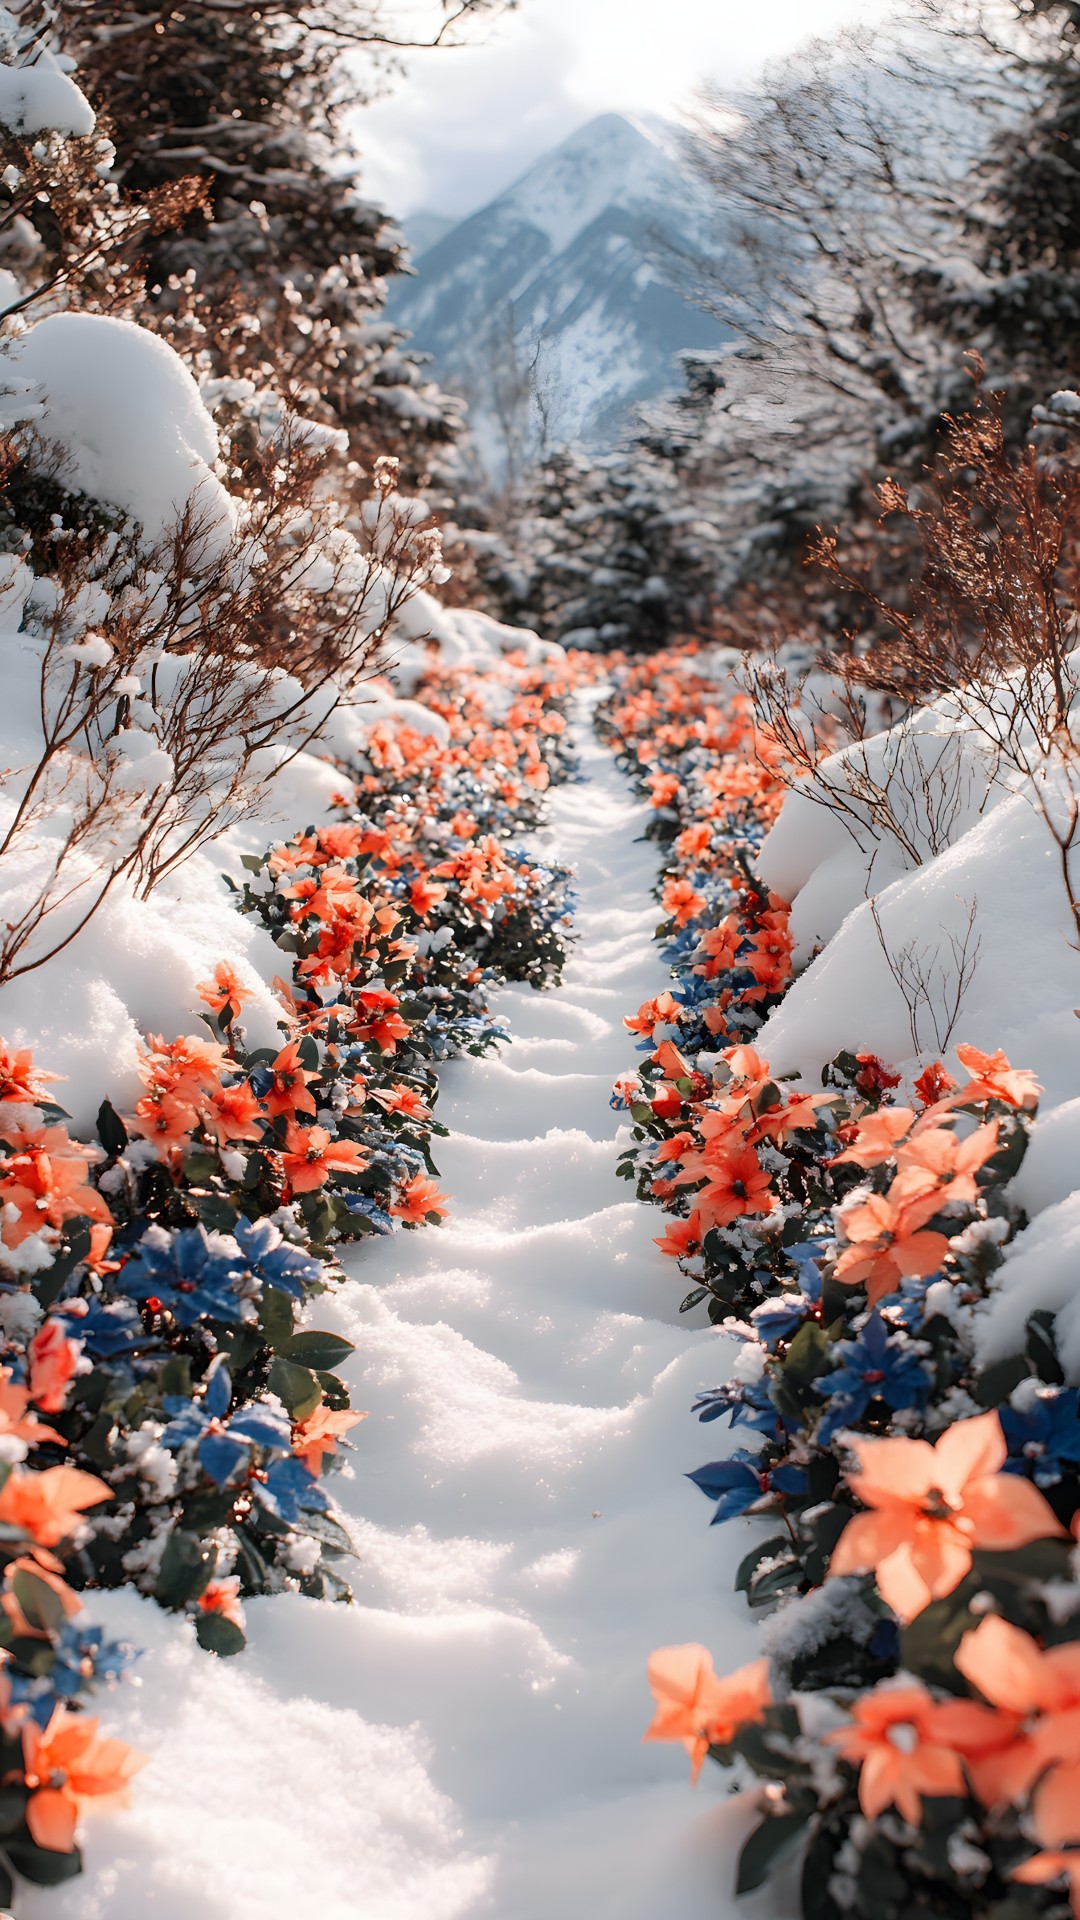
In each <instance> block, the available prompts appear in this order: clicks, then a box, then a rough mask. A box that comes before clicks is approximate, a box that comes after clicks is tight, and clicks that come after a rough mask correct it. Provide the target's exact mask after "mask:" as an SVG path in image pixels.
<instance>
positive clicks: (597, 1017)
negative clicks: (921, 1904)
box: [24, 739, 773, 1920]
mask: <svg viewBox="0 0 1080 1920" xmlns="http://www.w3.org/2000/svg"><path fill="white" fill-rule="evenodd" d="M582 745H583V748H584V757H585V766H586V769H587V772H588V775H589V780H588V784H585V785H582V786H578V787H570V788H564V789H560V790H558V791H557V792H556V793H555V794H554V796H553V799H552V824H551V827H550V829H549V830H547V831H546V832H545V834H544V835H543V836H542V838H541V845H542V846H543V847H544V848H545V849H549V850H550V852H551V854H552V855H553V856H554V857H558V858H565V857H570V858H571V859H572V860H573V861H574V862H575V863H576V865H577V867H578V873H579V888H580V909H579V913H578V918H577V933H578V945H577V948H576V950H575V952H574V955H573V957H572V959H571V961H570V964H569V966H568V968H567V973H566V978H565V983H564V985H563V986H562V987H561V988H560V989H559V990H557V991H555V992H552V993H549V994H546V995H543V996H540V995H537V994H535V993H533V992H531V991H530V990H528V989H520V990H512V991H508V992H507V993H506V994H505V996H504V997H503V1000H502V1003H501V1009H500V1010H501V1012H502V1013H503V1015H504V1016H506V1018H507V1019H508V1021H509V1023H510V1024H511V1026H512V1029H513V1034H514V1038H513V1040H512V1043H511V1044H510V1045H509V1046H508V1047H507V1048H506V1049H505V1050H504V1051H503V1052H502V1053H501V1054H500V1055H499V1056H497V1057H496V1058H494V1059H492V1060H490V1061H487V1062H484V1063H477V1062H475V1061H460V1062H456V1063H453V1064H452V1065H451V1066H450V1067H448V1068H447V1069H446V1071H445V1080H444V1093H443V1098H442V1100H441V1101H440V1106H439V1116H440V1118H441V1119H442V1120H444V1121H445V1122H446V1123H447V1125H448V1126H449V1127H450V1129H451V1137H450V1139H449V1140H448V1141H446V1142H444V1143H441V1144H440V1145H439V1147H438V1152H437V1158H438V1162H439V1166H440V1172H441V1175H442V1180H441V1184H442V1185H444V1186H445V1187H447V1188H448V1189H449V1190H450V1191H451V1193H452V1195H453V1196H454V1198H453V1207H452V1213H451V1218H450V1220H449V1222H448V1223H447V1225H446V1227H445V1228H444V1229H443V1230H442V1231H435V1230H431V1231H427V1232H424V1233H417V1234H412V1235H401V1236H398V1237H396V1238H395V1239H394V1240H392V1241H387V1242H380V1243H378V1245H377V1246H376V1247H375V1248H373V1249H365V1250H364V1251H363V1252H362V1253H358V1254H356V1255H355V1256H353V1258H352V1263H351V1276H352V1277H351V1279H350V1281H349V1283H348V1284H347V1286H346V1287H345V1288H344V1290H343V1291H342V1292H341V1293H340V1294H338V1295H337V1296H336V1297H333V1298H330V1299H328V1300H327V1301H326V1302H325V1303H324V1306H323V1307H322V1308H320V1314H321V1316H322V1317H323V1323H324V1324H326V1325H327V1326H332V1327H336V1328H337V1329H339V1330H340V1331H342V1332H344V1333H345V1334H346V1336H347V1337H348V1338H350V1339H352V1340H353V1341H355V1343H356V1354H355V1356H354V1358H353V1360H352V1361H351V1362H350V1363H349V1369H348V1370H349V1371H351V1380H350V1386H351V1389H352V1395H353V1400H354V1404H356V1405H358V1406H361V1407H364V1408H366V1409H367V1410H368V1412H369V1414H370V1417H369V1418H368V1419H367V1420H366V1421H365V1422H364V1423H363V1425H362V1426H361V1427H360V1428H359V1429H358V1430H357V1436H356V1438H357V1451H356V1453H355V1455H354V1456H353V1458H354V1460H355V1463H356V1464H355V1469H354V1475H353V1477H351V1478H348V1479H343V1478H341V1477H340V1476H339V1477H337V1478H336V1480H335V1481H334V1482H333V1486H334V1490H335V1492H336V1493H337V1495H338V1497H339V1499H340V1500H341V1501H342V1504H343V1506H344V1508H345V1510H346V1512H347V1514H348V1516H349V1524H350V1525H351V1527H352V1529H353V1531H354V1537H355V1539H356V1544H357V1547H358V1549H359V1553H360V1561H359V1566H358V1568H357V1604H356V1605H354V1606H353V1607H334V1606H330V1605H320V1604H318V1603H315V1602H312V1601H309V1600H306V1599H303V1598H301V1597H300V1596H297V1595H287V1596H279V1597H275V1598H272V1599H268V1600H266V1601H262V1600H259V1601H255V1602H250V1603H248V1608H247V1612H248V1623H249V1631H250V1639H251V1645H250V1648H249V1651H248V1652H247V1653H246V1654H245V1655H243V1656H241V1658H240V1659H239V1660H238V1661H237V1662H236V1663H235V1664H234V1665H230V1666H227V1667H224V1668H223V1667H221V1666H219V1665H218V1664H216V1663H214V1662H213V1661H211V1660H210V1659H208V1658H206V1657H202V1658H196V1656H195V1655H194V1654H193V1652H192V1650H191V1648H190V1645H189V1641H188V1638H187V1629H186V1628H184V1627H182V1626H180V1625H178V1624H177V1623H176V1622H175V1621H172V1620H169V1619H166V1618H164V1617H163V1616H160V1615H156V1614H155V1613H154V1612H153V1610H152V1609H151V1608H150V1607H149V1606H148V1605H147V1604H146V1603H145V1602H140V1601H138V1600H136V1599H134V1598H133V1597H132V1596H130V1595H127V1594H117V1595H104V1596H98V1595H95V1597H94V1598H95V1613H96V1617H99V1618H101V1619H103V1620H105V1621H106V1622H107V1623H108V1624H109V1626H110V1627H111V1628H113V1629H115V1628H117V1627H118V1626H120V1625H122V1626H123V1627H125V1628H126V1629H127V1630H128V1631H129V1633H130V1635H131V1637H132V1638H134V1639H136V1640H138V1641H140V1642H141V1643H142V1644H144V1645H148V1646H149V1649H150V1651H149V1652H148V1654H147V1656H146V1658H145V1659H144V1660H143V1661H142V1662H141V1670H142V1679H143V1685H142V1687H141V1689H140V1690H139V1691H135V1690H133V1689H123V1690H121V1692H120V1693H119V1694H117V1695H114V1696H113V1697H112V1698H111V1699H110V1700H109V1702H108V1703H107V1704H108V1717H109V1722H110V1726H111V1727H113V1726H114V1727H115V1730H116V1732H117V1733H118V1734H119V1735H120V1736H121V1737H125V1738H128V1739H131V1740H132V1741H134V1742H135V1744H137V1745H139V1746H141V1747H142V1748H143V1749H144V1750H148V1751H152V1752H153V1753H154V1754H155V1759H154V1762H153V1766H152V1767H151V1769H149V1770H148V1771H147V1772H146V1773H145V1774H144V1775H143V1776H141V1779H140V1784H139V1787H138V1789H137V1791H136V1794H135V1797H134V1805H133V1807H132V1809H131V1811H129V1812H127V1813H123V1814H115V1815H111V1816H102V1817H100V1818H99V1819H97V1820H96V1821H95V1822H94V1825H93V1827H92V1829H90V1830H89V1831H88V1836H87V1839H88V1844H87V1849H86V1866H87V1871H86V1874H85V1876H84V1878H83V1879H82V1880H80V1881H76V1882H74V1883H72V1884H71V1885H70V1886H68V1887H65V1888H63V1889H61V1890H59V1891H58V1892H55V1893H49V1894H47V1895H43V1896H37V1895H31V1896H30V1897H29V1898H28V1900H27V1901H26V1903H25V1908H24V1911H25V1916H26V1920H46V1914H48V1915H49V1916H55V1920H104V1916H105V1915H108V1917H109V1920H143V1916H144V1915H145V1916H147V1917H148V1920H149V1917H150V1916H153V1920H186V1916H187V1915H188V1914H189V1913H190V1912H191V1911H193V1908H194V1905H196V1904H197V1906H198V1910H199V1912H200V1913H201V1914H204V1915H205V1916H206V1917H207V1920H256V1916H259V1920H262V1916H264V1915H266V1914H268V1913H272V1914H279V1913H280V1914H287V1913H288V1914H297V1913H302V1914H308V1913H311V1914H314V1913H318V1914H319V1915H320V1916H321V1920H398V1916H401V1920H405V1917H406V1916H409V1920H411V1916H413V1915H415V1914H417V1913H420V1912H423V1913H425V1914H426V1915H428V1916H430V1920H457V1917H458V1916H470V1917H472V1916H475V1917H476V1920H480V1917H481V1916H497V1920H550V1915H551V1913H552V1912H553V1911H557V1910H559V1909H562V1910H565V1911H567V1912H568V1913H573V1914H574V1915H575V1916H576V1915H579V1914H581V1915H585V1914H588V1915H589V1916H590V1920H674V1917H675V1916H676V1915H677V1916H679V1920H681V1917H682V1916H683V1915H684V1914H685V1915H689V1914H690V1913H692V1912H695V1911H698V1910H704V1903H706V1902H707V1903H708V1905H707V1910H708V1911H709V1912H712V1913H718V1914H721V1915H723V1914H724V1913H725V1912H730V1913H732V1914H733V1913H734V1908H733V1907H731V1908H725V1904H724V1899H723V1888H724V1887H725V1885H726V1884H727V1883H728V1881H729V1879H730V1862H731V1860H732V1859H733V1857H734V1850H735V1847H736V1845H737V1843H738V1840H739V1839H741V1837H742V1835H743V1833H744V1832H745V1831H746V1829H747V1827H748V1824H749V1817H750V1816H749V1811H748V1808H747V1806H746V1804H745V1802H743V1801H739V1802H729V1803H728V1804H726V1805H721V1804H717V1801H716V1800H715V1799H713V1798H711V1795H712V1794H717V1795H718V1796H720V1797H722V1796H723V1792H724V1785H723V1781H722V1779H721V1777H720V1776H719V1775H718V1776H716V1778H715V1780H714V1782H713V1785H712V1787H711V1788H710V1786H709V1785H708V1784H707V1783H704V1782H703V1783H702V1785H701V1786H700V1787H699V1789H698V1790H697V1793H696V1795H693V1796H692V1795H691V1793H690V1790H689V1787H688V1784H687V1774H686V1766H685V1762H684V1757H683V1755H682V1754H681V1752H679V1751H678V1750H673V1749H669V1748H663V1747H658V1746H656V1745H651V1746H643V1745H642V1744H641V1735H642V1732H643V1731H644V1728H645V1726H646V1724H647V1722H648V1719H649V1713H650V1703H649V1700H648V1693H647V1688H646V1684H645V1666H646V1660H647V1656H648V1654H649V1652H650V1651H651V1649H652V1648H653V1647H654V1646H656V1645H659V1644H664V1643H669V1642H674V1641H678V1640H683V1639H696V1638H701V1637H705V1638H709V1639H711V1640H712V1642H713V1644H714V1645H716V1646H717V1648H718V1651H719V1652H720V1653H721V1654H722V1656H723V1660H724V1662H725V1663H726V1664H728V1665H731V1666H734V1665H736V1664H738V1663H739V1662H740V1661H742V1660H746V1659H749V1658H751V1657H753V1655H754V1654H755V1653H756V1652H757V1650H758V1649H757V1632H758V1629H757V1626H756V1624H755V1622H754V1619H753V1617H752V1615H750V1613H749V1612H748V1610H747V1609H746V1608H745V1606H744V1604H743V1602H742V1600H741V1599H740V1598H739V1597H738V1596H734V1597H732V1596H731V1583H732V1575H733V1572H734V1569H735V1566H736V1565H737V1562H738V1560H739V1558H740V1557H741V1556H742V1554H743V1553H744V1552H745V1550H746V1546H747V1544H748V1543H749V1541H750V1539H752V1538H753V1537H754V1523H752V1522H738V1523H733V1524H732V1525H730V1526H728V1527H726V1528H725V1529H723V1531H722V1533H720V1532H717V1531H715V1530H712V1531H711V1530H710V1529H709V1527H708V1525H707V1524H706V1522H707V1514H706V1512H705V1510H704V1508H703V1504H702V1502H701V1500H700V1496H699V1495H698V1494H697V1493H696V1491H695V1490H694V1488H693V1487H692V1486H690V1484H689V1483H688V1482H687V1481H686V1480H684V1479H683V1478H682V1477H681V1476H682V1475H683V1474H684V1473H685V1471H686V1470H687V1469H688V1468H691V1467H693V1466H696V1465H698V1464H699V1462H700V1460H701V1459H702V1458H704V1457H706V1455H708V1454H710V1453H711V1454H715V1452H716V1451H717V1450H718V1448H720V1447H723V1446H724V1445H730V1444H731V1443H730V1442H727V1441H726V1440H725V1438H724V1436H722V1435H718V1434H717V1431H716V1429H715V1428H710V1429H709V1430H708V1435H707V1436H706V1434H705V1432H704V1431H703V1430H699V1429H698V1428H697V1427H696V1426H695V1425H694V1424H693V1423H692V1422H691V1421H690V1420H689V1419H688V1410H689V1406H690V1402H691V1400H692V1398H693V1396H694V1394H695V1393H696V1392H697V1391H698V1390H699V1389H700V1388H703V1387H708V1386H712V1385H715V1384H716V1383H717V1382H718V1381H719V1380H720V1379H721V1378H723V1377H724V1376H725V1375H726V1374H727V1372H729V1370H730V1365H731V1359H732V1353H731V1343H730V1342H729V1341H728V1340H727V1339H726V1337H724V1336H722V1335H719V1334H717V1333H715V1332H713V1331H710V1330H706V1329H702V1328H698V1329H697V1330H696V1331H695V1330H693V1329H692V1328H690V1327H688V1325H687V1322H686V1320H685V1319H684V1320H680V1319H679V1316H678V1312H677V1307H678V1300H679V1293H680V1289H679V1284H678V1281H677V1279H676V1280H674V1281H673V1278H672V1274H671V1271H670V1263H668V1262H665V1260H664V1259H663V1257H662V1256H661V1255H660V1254H659V1252H658V1251H657V1249H656V1248H655V1247H654V1246H653V1245H652V1235H653V1233H654V1232H655V1231H656V1221H655V1219H654V1218H653V1217H652V1216H651V1214H650V1213H649V1211H648V1210H647V1209H645V1208H643V1207H641V1206H639V1205H638V1203H637V1202H636V1201H635V1200H633V1199H632V1198H631V1197H629V1194H628V1190H627V1189H626V1188H625V1187H623V1186H622V1184H621V1183H618V1182H617V1181H616V1179H615V1160H616V1152H617V1142H616V1138H615V1127H616V1122H615V1119H614V1116H613V1114H612V1112H611V1110H610V1108H609V1105H608V1095H609V1091H610V1085H611V1081H612V1079H613V1078H614V1077H615V1075H616V1074H617V1073H618V1072H619V1071H621V1070H622V1069H623V1068H624V1067H625V1064H626V1049H627V1038H626V1033H625V1029H624V1028H623V1025H622V1016H623V1014H624V1012H625V1011H626V1009H627V1008H632V1007H635V1006H637V1005H638V1004H639V1002H640V1001H641V1000H642V999H644V998H645V997H647V996H648V995H650V994H655V993H656V992H657V991H658V990H659V989H660V988H661V987H662V985H663V984H664V979H663V970H662V968H661V965H660V962H659V960H658V959H657V958H656V957H655V951H654V949H653V947H652V943H651V938H650V936H651V933H652V929H653V925H654V923H655V918H656V908H655V903H654V901H653V900H652V898H651V895H650V886H651V883H652V880H653V877H654V872H655V867H654V857H653V855H652V853H651V852H650V851H649V849H648V848H647V847H646V846H644V845H643V844H642V843H641V842H640V841H638V840H637V836H638V835H639V834H640V833H641V830H642V828H643V826H644V825H645V821H646V818H647V815H648V808H647V807H646V806H644V805H643V804H641V803H640V802H638V801H636V800H633V799H631V798H630V797H629V795H628V792H627V789H626V787H625V785H624V784H623V782H622V780H621V778H620V776H619V775H618V774H617V772H616V770H615V768H614V764H613V762H612V761H611V758H610V756H609V754H608V753H607V752H606V750H605V749H603V748H601V747H599V746H598V745H596V744H595V743H592V742H590V741H589V740H587V739H584V740H583V741H582ZM673 1568H678V1578H677V1579H674V1578H673V1577H672V1569H673ZM721 1595H723V1596H725V1597H724V1598H723V1599H722V1600H720V1598H719V1596H721ZM180 1834H183V1845H182V1846H181V1847H177V1838H178V1836H179V1835H180ZM757 1910H759V1911H760V1908H759V1909H757ZM770 1910H773V1909H770ZM739 1911H740V1914H745V1915H746V1916H747V1920H752V1916H753V1914H754V1912H755V1907H754V1904H753V1903H751V1905H750V1907H749V1908H747V1907H746V1906H745V1905H744V1903H740V1908H739Z"/></svg>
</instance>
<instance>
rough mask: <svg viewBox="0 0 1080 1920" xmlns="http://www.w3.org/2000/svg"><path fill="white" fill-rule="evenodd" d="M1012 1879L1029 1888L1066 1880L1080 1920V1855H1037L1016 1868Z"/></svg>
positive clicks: (1057, 1853) (1074, 1912) (1072, 1904)
mask: <svg viewBox="0 0 1080 1920" xmlns="http://www.w3.org/2000/svg"><path fill="white" fill-rule="evenodd" d="M1009 1877H1010V1879H1012V1880H1020V1881H1022V1882H1023V1884H1024V1885H1025V1886H1028V1887H1045V1886H1048V1885H1049V1883H1050V1882H1051V1881H1052V1880H1060V1879H1062V1878H1064V1879H1066V1880H1067V1881H1068V1883H1069V1900H1070V1904H1071V1906H1072V1910H1073V1914H1074V1916H1075V1920H1080V1853H1064V1852H1053V1853H1036V1854H1033V1855H1032V1857H1031V1859H1030V1860H1022V1861H1021V1862H1020V1865H1019V1866H1018V1867H1014V1868H1013V1870H1012V1873H1011V1874H1010V1876H1009Z"/></svg>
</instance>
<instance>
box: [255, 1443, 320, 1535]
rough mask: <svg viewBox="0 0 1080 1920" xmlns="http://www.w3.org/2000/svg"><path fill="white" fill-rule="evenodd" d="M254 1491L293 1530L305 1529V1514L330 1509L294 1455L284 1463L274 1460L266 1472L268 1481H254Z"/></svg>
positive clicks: (264, 1504)
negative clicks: (303, 1526) (293, 1528)
mask: <svg viewBox="0 0 1080 1920" xmlns="http://www.w3.org/2000/svg"><path fill="white" fill-rule="evenodd" d="M251 1491H252V1493H253V1494H254V1495H255V1497H256V1499H257V1500H260V1501H261V1502H262V1504H263V1506H264V1507H268V1508H269V1510H270V1512H271V1513H273V1514H275V1515H276V1516H277V1518H278V1519H279V1520H284V1522H285V1524H286V1525H287V1526H291V1527H295V1526H300V1525H302V1524H303V1519H304V1515H305V1513H311V1512H316V1513H321V1512H325V1510H326V1508H327V1507H328V1506H329V1505H330V1502H329V1500H328V1499H327V1497H326V1494H325V1493H324V1492H323V1489H322V1488H321V1487H320V1485H319V1483H318V1481H317V1480H316V1479H315V1478H314V1477H313V1475H311V1474H310V1473H309V1472H308V1470H307V1468H306V1467H305V1465H304V1463H303V1461H302V1460H298V1459H297V1458H296V1456H295V1454H290V1455H289V1457H288V1459H285V1460H275V1461H274V1464H273V1466H272V1467H270V1468H268V1469H267V1474H266V1479H265V1480H264V1481H254V1482H253V1483H252V1488H251Z"/></svg>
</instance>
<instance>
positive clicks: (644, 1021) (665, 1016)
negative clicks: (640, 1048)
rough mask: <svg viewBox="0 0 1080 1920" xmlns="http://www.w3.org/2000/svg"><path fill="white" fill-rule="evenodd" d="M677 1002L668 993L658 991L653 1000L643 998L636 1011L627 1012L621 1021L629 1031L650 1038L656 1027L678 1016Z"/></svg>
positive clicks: (672, 1020) (671, 1021)
mask: <svg viewBox="0 0 1080 1920" xmlns="http://www.w3.org/2000/svg"><path fill="white" fill-rule="evenodd" d="M678 1013H679V1006H678V1002H677V1001H676V1000H675V999H674V997H673V996H672V995H671V994H670V993H658V994H657V996H656V998H655V1000H645V1001H643V1002H642V1004H641V1006H640V1007H639V1008H638V1010H637V1012H636V1013H628V1014H627V1015H626V1018H625V1019H624V1021H623V1026H624V1027H629V1029H630V1032H631V1033H640V1034H643V1035H644V1037H645V1039H646V1040H651V1039H652V1037H653V1032H654V1029H655V1028H656V1027H659V1026H667V1025H670V1024H671V1023H673V1022H674V1021H675V1020H676V1019H677V1018H678Z"/></svg>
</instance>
